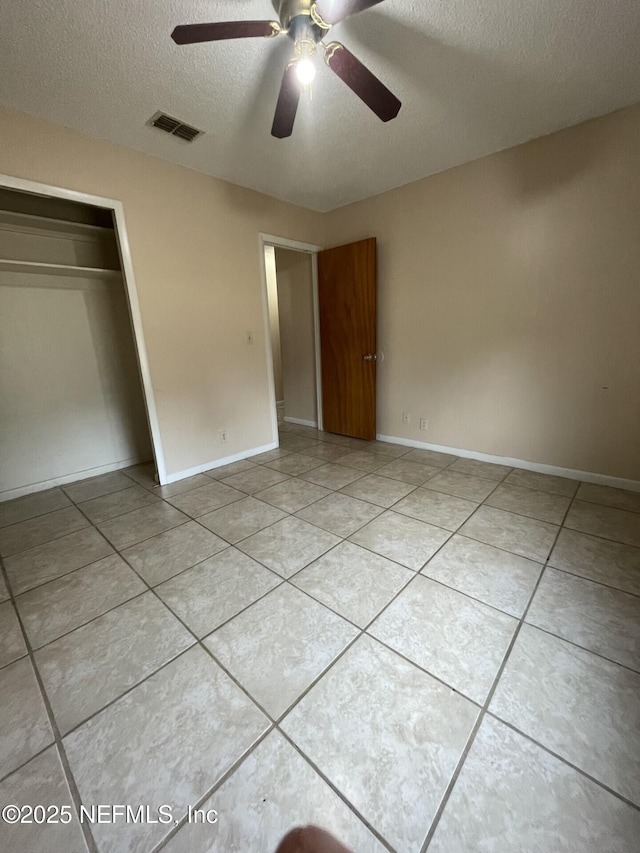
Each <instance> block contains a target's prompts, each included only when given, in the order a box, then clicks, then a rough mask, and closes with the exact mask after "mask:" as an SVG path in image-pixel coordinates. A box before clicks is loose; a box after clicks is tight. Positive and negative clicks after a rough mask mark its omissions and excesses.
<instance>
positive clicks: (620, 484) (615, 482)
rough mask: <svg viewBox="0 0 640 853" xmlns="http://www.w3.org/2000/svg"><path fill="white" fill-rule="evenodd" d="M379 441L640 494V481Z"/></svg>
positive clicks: (394, 439) (421, 444)
mask: <svg viewBox="0 0 640 853" xmlns="http://www.w3.org/2000/svg"><path fill="white" fill-rule="evenodd" d="M377 438H378V441H388V442H389V444H401V445H402V446H403V447H415V448H417V449H419V450H435V451H437V452H438V453H452V454H454V455H455V456H462V457H464V458H465V459H478V460H479V461H480V462H491V463H493V464H495V465H509V466H510V467H511V468H524V470H525V471H536V472H537V473H539V474H551V475H552V476H554V477H566V478H567V479H568V480H581V481H582V482H584V483H596V484H597V485H599V486H612V487H613V488H615V489H627V491H631V492H640V480H626V479H624V477H612V476H610V475H609V474H596V473H594V472H592V471H576V470H575V469H574V468H561V467H559V466H558V465H547V464H545V463H544V462H530V461H528V460H526V459H513V458H512V457H510V456H494V455H493V454H492V453H480V452H478V451H477V450H461V449H460V448H457V447H447V445H444V444H429V443H428V442H426V441H414V440H413V439H411V438H399V437H398V436H396V435H378V436H377Z"/></svg>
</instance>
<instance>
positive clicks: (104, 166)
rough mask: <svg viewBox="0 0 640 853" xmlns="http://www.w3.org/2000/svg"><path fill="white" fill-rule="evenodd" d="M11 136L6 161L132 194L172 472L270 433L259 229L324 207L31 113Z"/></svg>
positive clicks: (15, 167) (127, 203)
mask: <svg viewBox="0 0 640 853" xmlns="http://www.w3.org/2000/svg"><path fill="white" fill-rule="evenodd" d="M0 140H2V141H1V143H0V173H2V172H4V173H6V174H9V175H13V176H17V177H20V178H25V179H29V180H32V181H39V182H42V183H45V184H53V185H55V186H60V187H67V188H71V189H74V190H79V191H81V192H85V193H89V194H95V195H99V196H105V197H108V198H113V199H118V200H120V201H122V202H123V205H124V212H125V217H126V222H127V230H128V235H129V240H130V245H131V254H132V260H133V267H134V271H135V276H136V284H137V288H138V296H139V300H140V309H141V315H142V325H143V329H144V334H145V338H146V345H147V352H148V356H149V364H150V371H151V380H152V383H153V387H154V389H155V398H156V404H157V409H158V419H159V423H160V432H161V437H162V443H163V447H164V453H165V461H166V467H167V471H168V473H169V474H171V473H175V472H180V471H183V470H187V469H190V468H193V467H196V466H199V465H204V464H206V463H208V462H213V461H215V460H216V459H219V458H222V457H225V456H228V455H231V454H234V453H238V452H242V451H246V450H248V449H250V448H252V447H257V446H261V445H264V444H267V443H269V442H271V441H272V440H273V438H274V436H273V435H272V430H271V418H270V400H269V392H268V383H267V365H266V349H265V347H266V344H267V342H266V341H265V324H264V319H263V309H262V293H261V285H260V280H261V278H260V263H261V258H260V253H259V246H258V234H259V232H260V231H264V232H268V233H271V234H277V235H282V236H285V237H289V238H291V239H298V240H301V241H306V242H318V243H321V242H322V229H323V223H324V219H323V217H322V216H321V215H320V214H316V213H313V212H311V211H308V210H303V209H301V208H297V207H294V206H292V205H288V204H285V203H282V202H278V201H276V200H274V199H271V198H268V197H267V196H264V195H260V194H258V193H255V192H251V191H249V190H245V189H241V188H240V187H236V186H233V185H231V184H228V183H225V182H223V181H219V180H216V179H214V178H209V177H207V176H205V175H202V174H199V173H197V172H193V171H190V170H188V169H184V168H181V167H179V166H175V165H172V164H169V163H166V162H164V161H161V160H158V159H155V158H152V157H148V156H146V155H143V154H140V153H137V152H134V151H131V150H129V149H126V148H123V147H119V146H116V145H112V144H110V143H107V142H103V141H100V140H96V139H92V138H90V137H88V136H84V135H82V134H79V133H76V132H75V131H72V130H69V129H67V128H63V127H60V126H57V125H53V124H49V123H47V122H43V121H40V120H38V119H35V118H32V117H30V116H26V115H24V114H20V113H15V112H10V111H6V110H0ZM196 144H197V143H196ZM249 330H251V331H253V333H254V340H255V343H254V345H253V346H248V345H247V343H246V333H247V331H249ZM220 428H226V429H227V430H228V433H229V441H228V443H227V444H225V445H220V443H219V436H218V430H219V429H220Z"/></svg>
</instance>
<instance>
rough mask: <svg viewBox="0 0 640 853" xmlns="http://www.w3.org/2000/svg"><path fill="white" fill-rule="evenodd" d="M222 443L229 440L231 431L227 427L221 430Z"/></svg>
mask: <svg viewBox="0 0 640 853" xmlns="http://www.w3.org/2000/svg"><path fill="white" fill-rule="evenodd" d="M219 435H220V444H226V443H227V442H228V441H229V433H228V432H227V430H226V429H221V430H220V432H219Z"/></svg>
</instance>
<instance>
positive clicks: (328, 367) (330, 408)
mask: <svg viewBox="0 0 640 853" xmlns="http://www.w3.org/2000/svg"><path fill="white" fill-rule="evenodd" d="M318 306H319V317H320V356H321V362H322V412H323V421H324V428H325V430H327V432H335V433H339V434H340V435H350V436H353V437H354V438H365V439H368V440H370V441H371V440H373V439H375V437H376V240H375V237H372V238H370V239H369V240H361V241H359V242H358V243H350V244H349V245H347V246H338V247H336V248H335V249H327V250H326V251H324V252H319V253H318Z"/></svg>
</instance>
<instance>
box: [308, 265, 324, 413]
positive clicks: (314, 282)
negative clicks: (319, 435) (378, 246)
mask: <svg viewBox="0 0 640 853" xmlns="http://www.w3.org/2000/svg"><path fill="white" fill-rule="evenodd" d="M311 286H312V291H313V338H314V345H315V356H316V413H317V417H318V423H317V427H318V429H324V413H323V411H322V361H321V356H320V302H319V299H318V253H317V252H314V254H313V255H312V257H311ZM314 426H315V425H314Z"/></svg>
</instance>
